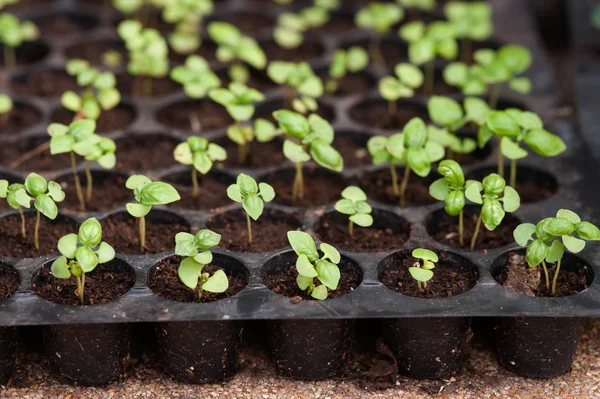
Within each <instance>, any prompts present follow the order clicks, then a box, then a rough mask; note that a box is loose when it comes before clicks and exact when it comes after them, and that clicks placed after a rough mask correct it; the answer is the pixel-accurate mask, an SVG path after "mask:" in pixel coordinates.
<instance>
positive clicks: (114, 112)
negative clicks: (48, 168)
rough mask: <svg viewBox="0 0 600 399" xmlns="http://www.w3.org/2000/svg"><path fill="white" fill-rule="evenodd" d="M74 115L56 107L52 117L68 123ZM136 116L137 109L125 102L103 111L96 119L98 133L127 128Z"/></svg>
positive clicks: (55, 120)
mask: <svg viewBox="0 0 600 399" xmlns="http://www.w3.org/2000/svg"><path fill="white" fill-rule="evenodd" d="M73 115H74V114H73V112H71V111H69V110H68V109H65V108H56V109H55V110H54V111H53V112H52V115H51V116H50V118H51V120H52V122H58V123H62V124H65V125H68V124H70V123H71V122H72V121H73ZM135 116H136V114H135V109H134V108H133V107H131V106H129V105H126V104H123V103H121V104H119V105H117V106H116V107H115V108H113V109H110V110H108V111H102V113H101V114H100V117H99V118H98V120H97V121H96V133H109V132H114V131H117V130H125V129H127V127H128V126H129V125H130V124H131V123H132V122H133V121H134V119H135Z"/></svg>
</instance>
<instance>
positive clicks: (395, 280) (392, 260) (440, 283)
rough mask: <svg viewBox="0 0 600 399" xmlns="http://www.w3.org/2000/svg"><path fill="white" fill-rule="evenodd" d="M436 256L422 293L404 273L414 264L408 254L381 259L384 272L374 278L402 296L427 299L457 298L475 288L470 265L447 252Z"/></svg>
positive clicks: (408, 273) (410, 276)
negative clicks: (431, 275) (431, 276)
mask: <svg viewBox="0 0 600 399" xmlns="http://www.w3.org/2000/svg"><path fill="white" fill-rule="evenodd" d="M437 253H438V257H439V262H438V263H436V265H435V269H433V278H432V279H431V280H429V281H428V282H427V289H426V290H425V291H419V288H418V286H417V281H416V280H415V279H414V278H413V277H412V275H411V274H410V272H409V271H408V268H409V267H411V266H413V265H414V264H415V262H418V259H416V258H413V257H412V255H411V254H410V252H409V251H402V252H399V253H397V254H394V255H392V256H390V257H389V258H387V259H385V260H384V263H385V264H384V269H383V270H381V271H380V272H379V275H378V278H379V281H381V283H382V284H383V285H385V286H386V287H388V288H389V289H391V290H394V291H396V292H399V293H401V294H403V295H408V296H413V297H418V298H428V299H439V298H448V297H452V296H456V295H460V294H462V293H463V292H466V291H468V290H470V289H471V288H473V287H474V286H475V284H476V283H477V280H478V278H479V276H478V274H477V271H476V269H475V268H474V267H473V266H472V265H470V264H466V262H463V261H461V259H460V258H457V257H455V256H453V255H449V254H448V253H447V252H444V251H438V252H437ZM380 267H381V266H380Z"/></svg>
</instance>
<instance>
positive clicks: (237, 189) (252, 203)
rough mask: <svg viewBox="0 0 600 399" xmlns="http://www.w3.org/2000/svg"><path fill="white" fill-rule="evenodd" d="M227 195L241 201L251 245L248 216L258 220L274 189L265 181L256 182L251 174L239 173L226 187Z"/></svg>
mask: <svg viewBox="0 0 600 399" xmlns="http://www.w3.org/2000/svg"><path fill="white" fill-rule="evenodd" d="M227 196H228V197H229V198H230V199H231V200H233V201H235V202H241V203H242V207H243V208H244V211H245V212H246V221H247V224H248V245H252V225H251V223H250V218H252V219H253V220H255V221H256V220H258V218H259V217H260V215H262V213H263V209H264V207H265V205H264V203H265V202H271V201H273V198H275V190H273V187H271V186H270V185H269V184H267V183H258V184H256V180H254V179H253V178H252V177H251V176H248V175H245V174H243V173H240V174H239V175H238V177H237V180H236V184H232V185H231V186H229V187H228V188H227Z"/></svg>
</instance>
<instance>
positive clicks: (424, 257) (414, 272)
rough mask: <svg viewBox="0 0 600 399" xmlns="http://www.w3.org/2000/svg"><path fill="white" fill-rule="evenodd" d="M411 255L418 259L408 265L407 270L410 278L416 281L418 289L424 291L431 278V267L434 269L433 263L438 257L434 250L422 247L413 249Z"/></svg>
mask: <svg viewBox="0 0 600 399" xmlns="http://www.w3.org/2000/svg"><path fill="white" fill-rule="evenodd" d="M412 256H413V257H414V258H417V259H418V261H416V262H415V263H414V264H413V265H412V266H411V267H409V268H408V271H409V273H410V275H411V276H412V278H414V279H415V280H416V281H417V286H418V287H419V291H421V292H424V291H425V290H426V289H427V282H428V281H429V280H431V279H432V278H433V269H435V263H436V262H438V261H439V259H438V256H437V254H436V253H435V252H433V251H431V250H429V249H424V248H416V249H414V250H413V251H412Z"/></svg>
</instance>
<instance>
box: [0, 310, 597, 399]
mask: <svg viewBox="0 0 600 399" xmlns="http://www.w3.org/2000/svg"><path fill="white" fill-rule="evenodd" d="M359 355H361V354H360V353H355V356H351V363H355V364H358V363H360V362H361V360H360V358H361V356H359ZM17 369H18V370H17V373H16V375H15V376H14V378H13V380H12V381H11V383H10V386H9V387H8V388H6V389H3V390H2V391H0V397H1V398H31V399H34V398H40V399H41V398H44V399H50V398H62V399H83V398H86V399H87V398H98V399H101V398H257V399H267V398H321V399H325V398H331V399H334V398H402V399H412V398H431V397H435V398H478V399H479V398H498V399H500V398H501V399H509V398H520V399H525V398H532V399H533V398H536V399H541V398H600V320H596V321H591V322H589V323H588V325H587V327H586V329H585V331H584V335H583V337H582V341H581V344H580V346H579V351H578V356H577V360H576V361H575V363H574V365H573V368H572V370H571V372H569V373H567V374H565V375H563V376H561V377H558V378H555V379H552V380H532V379H525V378H519V377H516V376H514V375H512V374H510V373H508V372H506V371H503V370H502V369H501V368H500V366H499V365H498V364H497V362H496V359H495V357H494V354H493V353H492V352H491V351H490V350H488V349H482V348H473V350H472V351H471V354H470V356H469V358H468V359H467V361H466V362H465V364H464V366H463V368H462V369H461V370H460V372H459V373H458V374H457V375H455V376H454V377H452V378H450V379H448V380H437V381H416V380H410V379H406V378H403V377H397V376H394V377H392V378H391V379H388V378H384V379H382V380H380V384H379V385H381V386H388V388H384V389H374V388H373V386H372V385H373V384H369V383H365V381H364V380H362V379H359V378H358V379H356V378H355V379H351V380H349V381H348V380H346V381H343V380H341V377H340V378H334V379H330V380H325V381H318V382H300V381H294V380H291V379H287V378H284V377H281V376H278V375H277V374H276V372H275V369H274V365H273V363H272V362H271V360H270V359H269V357H268V354H267V351H266V350H265V348H264V347H263V346H261V345H260V344H256V343H255V344H251V345H245V347H244V349H243V351H242V362H241V369H240V372H239V373H238V374H237V375H236V376H235V377H234V378H233V379H232V380H230V381H227V382H225V383H222V384H210V385H203V386H198V385H196V386H195V385H186V384H181V383H177V382H175V381H172V380H171V379H169V378H168V377H166V376H165V375H163V374H162V373H161V372H160V371H159V370H158V369H157V367H156V364H155V362H154V359H153V356H152V355H150V356H141V357H140V358H139V359H134V362H133V364H132V365H131V367H130V369H129V371H128V372H127V375H125V376H123V379H122V380H121V381H120V382H115V383H112V384H111V385H109V386H107V387H104V388H78V387H72V386H68V385H63V384H61V383H60V382H58V381H57V380H56V379H54V378H53V377H52V376H51V375H50V373H49V370H48V364H47V361H46V358H45V357H44V356H40V355H38V354H36V353H28V354H26V353H24V352H21V353H20V355H19V363H18V366H17ZM346 372H347V373H348V372H349V371H348V370H347V371H346Z"/></svg>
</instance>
